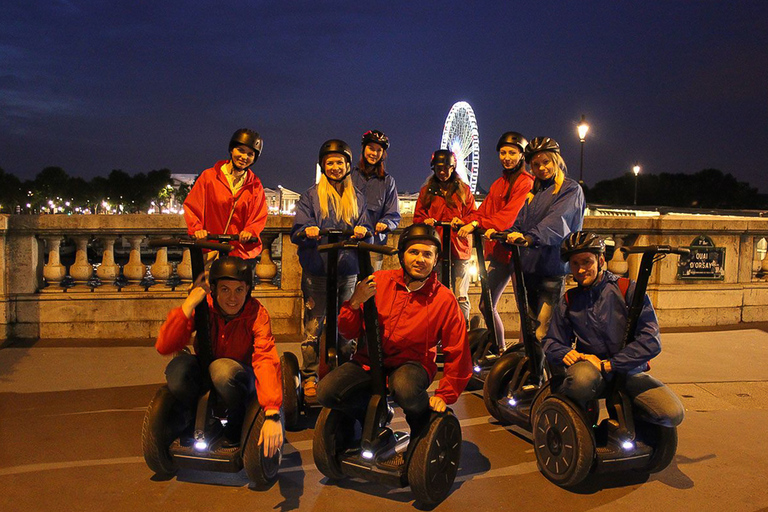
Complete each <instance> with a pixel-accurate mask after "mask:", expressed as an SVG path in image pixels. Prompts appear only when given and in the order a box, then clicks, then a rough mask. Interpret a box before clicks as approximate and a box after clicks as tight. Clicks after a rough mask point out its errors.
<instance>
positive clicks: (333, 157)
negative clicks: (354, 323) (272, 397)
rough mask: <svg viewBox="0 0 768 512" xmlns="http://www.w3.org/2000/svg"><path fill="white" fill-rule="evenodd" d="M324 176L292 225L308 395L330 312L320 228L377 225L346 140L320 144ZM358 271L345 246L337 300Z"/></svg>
mask: <svg viewBox="0 0 768 512" xmlns="http://www.w3.org/2000/svg"><path fill="white" fill-rule="evenodd" d="M318 162H319V164H320V169H321V171H322V175H321V176H320V181H318V183H317V184H316V185H315V186H313V187H311V188H310V189H309V190H307V191H306V192H304V193H303V194H301V197H300V198H299V202H298V203H297V205H296V217H295V219H294V223H293V228H292V229H291V241H292V242H293V243H295V244H296V245H298V246H299V249H298V255H299V263H301V269H302V273H301V290H302V294H303V296H304V339H303V341H302V343H301V355H302V359H303V362H302V366H301V374H302V377H303V382H304V384H303V385H304V396H305V397H306V398H308V399H310V400H311V399H314V398H315V397H316V396H317V368H318V363H319V360H318V340H319V339H320V336H321V335H322V333H323V328H324V326H325V315H326V304H325V296H326V277H325V276H326V268H327V255H326V254H325V253H324V254H320V252H318V250H317V246H318V245H320V244H322V243H327V237H321V236H320V230H321V229H343V230H354V236H355V238H365V237H368V236H369V235H370V233H371V232H372V231H373V227H372V226H371V224H370V222H369V221H368V215H367V214H366V208H365V198H364V197H363V195H362V194H361V193H360V192H359V191H357V190H356V189H355V187H354V185H353V184H352V179H351V178H350V171H351V166H352V150H351V149H350V148H349V146H348V145H347V143H346V142H344V141H341V140H338V139H331V140H329V141H326V142H325V143H323V145H322V146H321V147H320V155H319V158H318ZM358 273H359V269H358V265H357V256H356V254H355V252H354V251H341V252H340V253H339V265H338V297H339V303H342V302H344V301H345V300H347V299H349V297H350V296H351V295H352V292H353V291H354V286H355V281H356V278H357V274H358Z"/></svg>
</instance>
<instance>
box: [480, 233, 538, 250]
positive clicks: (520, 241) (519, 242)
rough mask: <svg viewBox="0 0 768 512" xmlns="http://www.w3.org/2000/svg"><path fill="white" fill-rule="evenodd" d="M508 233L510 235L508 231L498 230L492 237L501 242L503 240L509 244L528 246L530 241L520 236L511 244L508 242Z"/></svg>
mask: <svg viewBox="0 0 768 512" xmlns="http://www.w3.org/2000/svg"><path fill="white" fill-rule="evenodd" d="M507 235H509V232H508V231H497V232H496V233H494V234H492V235H491V236H490V239H491V240H498V241H499V242H503V243H505V244H508V245H519V246H520V247H527V246H528V241H527V240H526V239H525V238H518V239H517V240H515V241H514V242H512V243H511V244H510V243H509V242H507ZM483 237H485V235H483ZM486 238H487V237H486Z"/></svg>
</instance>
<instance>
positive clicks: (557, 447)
mask: <svg viewBox="0 0 768 512" xmlns="http://www.w3.org/2000/svg"><path fill="white" fill-rule="evenodd" d="M533 442H534V444H533V448H534V452H535V453H536V462H537V464H538V466H539V470H540V471H541V472H542V473H543V474H544V476H546V477H547V478H548V479H549V480H551V481H552V482H553V483H555V484H557V485H559V486H560V487H573V486H575V485H577V484H579V483H581V482H582V481H583V480H584V479H585V478H586V477H587V475H588V474H589V472H590V470H591V469H592V465H593V464H594V460H595V443H594V441H593V439H592V435H591V433H590V431H589V429H588V428H587V426H586V425H585V424H584V421H583V420H582V419H581V416H580V415H579V413H578V411H576V410H574V409H573V407H571V406H570V405H569V404H568V403H566V402H564V401H563V400H561V399H559V398H557V397H555V396H550V397H548V398H546V399H545V400H543V401H542V402H541V404H540V405H539V406H538V407H537V408H536V410H535V411H534V413H533Z"/></svg>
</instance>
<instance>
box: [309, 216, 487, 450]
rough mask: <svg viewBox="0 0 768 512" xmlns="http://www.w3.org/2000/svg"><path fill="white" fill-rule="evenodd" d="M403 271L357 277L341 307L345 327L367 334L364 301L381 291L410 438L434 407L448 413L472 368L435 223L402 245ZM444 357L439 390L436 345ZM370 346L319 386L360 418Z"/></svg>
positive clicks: (389, 360)
mask: <svg viewBox="0 0 768 512" xmlns="http://www.w3.org/2000/svg"><path fill="white" fill-rule="evenodd" d="M398 250H399V257H400V265H401V266H402V269H399V270H381V271H379V272H375V273H374V274H373V275H372V276H371V277H369V278H368V279H365V280H363V281H361V282H359V283H358V284H357V286H356V288H355V291H354V293H353V294H352V297H351V298H350V299H349V300H348V301H346V302H345V303H344V304H343V305H342V307H341V311H340V313H339V322H338V326H339V333H340V334H341V335H342V336H344V337H345V338H347V339H352V338H361V337H362V336H363V312H362V309H361V307H360V306H361V305H362V304H363V303H364V302H365V301H366V300H368V299H369V298H370V297H374V296H375V297H376V299H375V300H376V308H377V309H378V313H379V329H380V332H381V337H382V340H381V343H382V353H383V356H384V371H385V372H386V375H387V377H388V380H389V392H390V394H391V395H392V396H393V398H394V400H395V402H397V403H398V405H400V407H402V408H403V411H404V412H405V419H406V421H407V422H408V425H409V427H410V428H411V436H412V438H416V437H417V436H418V435H419V434H421V433H422V431H423V430H424V428H425V427H426V426H427V425H428V423H429V416H430V410H433V411H436V412H443V411H445V408H446V405H447V404H452V403H454V402H455V401H456V400H457V399H458V398H459V395H460V394H461V392H462V391H464V388H465V387H466V385H467V382H468V381H469V378H470V376H471V374H472V362H471V356H470V352H469V344H468V342H467V327H466V323H465V321H464V315H463V314H462V312H461V310H460V309H459V304H458V303H457V302H456V298H455V297H454V296H453V293H451V291H450V290H449V289H448V288H446V287H445V286H443V285H442V284H441V283H440V282H439V281H438V280H437V277H436V275H435V273H434V272H433V270H434V268H435V264H436V263H437V259H438V254H440V238H439V237H438V235H437V232H436V231H435V228H433V227H432V226H427V225H426V224H414V225H412V226H410V227H409V228H407V229H406V230H405V231H404V232H403V234H402V236H401V237H400V242H399V244H398ZM438 342H440V344H441V346H442V351H443V354H444V356H445V365H444V369H443V377H442V378H441V379H440V384H439V386H438V388H437V390H436V391H435V394H434V396H432V397H430V396H429V395H428V394H427V388H428V387H429V385H430V383H431V382H432V380H433V379H434V378H435V374H436V373H437V364H436V362H435V360H436V358H437V344H438ZM368 365H369V359H368V351H367V347H366V345H365V344H364V343H361V344H360V345H359V349H358V351H357V353H355V355H354V356H353V358H352V360H351V361H349V362H347V363H344V364H342V365H341V366H339V367H338V368H336V369H335V370H333V371H332V372H330V373H329V374H328V375H327V376H326V377H325V378H324V379H323V380H322V381H320V384H319V385H318V389H317V391H318V393H317V398H318V401H319V402H320V403H321V404H322V405H323V406H324V407H328V408H331V409H338V410H341V411H344V412H346V413H347V414H349V415H350V416H352V417H354V418H355V419H357V420H359V421H360V422H361V423H362V420H363V418H364V417H365V409H366V406H367V405H368V401H369V399H370V396H371V378H370V374H369V372H368V371H367V367H368Z"/></svg>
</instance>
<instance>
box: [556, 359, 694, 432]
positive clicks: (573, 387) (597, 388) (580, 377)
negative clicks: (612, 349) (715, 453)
mask: <svg viewBox="0 0 768 512" xmlns="http://www.w3.org/2000/svg"><path fill="white" fill-rule="evenodd" d="M606 389H607V382H606V379H605V378H604V377H603V374H602V373H600V370H598V369H597V368H596V367H595V365H593V364H592V363H590V362H589V361H579V362H577V363H574V364H572V365H571V366H569V367H568V368H567V369H566V371H565V380H564V381H563V384H562V386H561V387H560V390H559V392H561V393H563V394H564V395H565V396H567V397H569V398H571V399H572V400H575V401H576V402H577V403H579V404H580V405H582V406H585V405H586V403H587V402H588V401H590V400H596V399H598V398H602V397H603V396H604V394H605V392H606ZM625 389H626V391H627V394H628V395H629V396H630V397H631V398H632V404H633V406H634V408H635V411H636V412H637V413H638V414H639V417H640V419H642V420H644V421H647V422H648V423H653V424H655V425H661V426H663V427H675V426H677V425H679V424H680V423H681V422H682V421H683V417H684V416H685V408H684V407H683V404H682V403H681V402H680V399H679V398H677V395H675V394H674V393H673V392H672V390H670V389H669V388H668V387H667V386H665V385H664V384H663V383H662V382H661V381H659V380H657V379H655V378H653V377H651V376H650V375H649V374H647V373H645V372H640V373H636V374H634V375H627V381H626V388H625Z"/></svg>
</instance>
